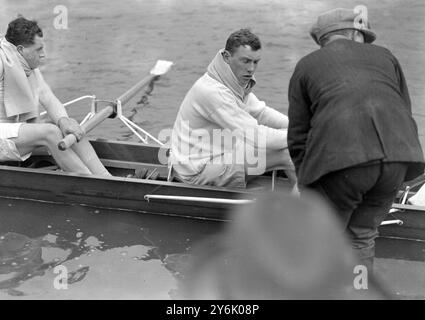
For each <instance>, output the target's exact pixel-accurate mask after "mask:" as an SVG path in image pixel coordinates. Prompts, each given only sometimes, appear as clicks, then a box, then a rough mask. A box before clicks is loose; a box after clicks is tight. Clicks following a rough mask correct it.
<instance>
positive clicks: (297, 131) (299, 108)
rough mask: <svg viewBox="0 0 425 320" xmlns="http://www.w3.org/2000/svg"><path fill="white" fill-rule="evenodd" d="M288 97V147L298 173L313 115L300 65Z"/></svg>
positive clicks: (290, 86)
mask: <svg viewBox="0 0 425 320" xmlns="http://www.w3.org/2000/svg"><path fill="white" fill-rule="evenodd" d="M288 99H289V109H288V117H289V127H288V148H289V153H290V155H291V158H292V162H293V163H294V165H295V170H296V172H297V174H298V171H299V168H300V166H301V164H302V162H303V160H304V155H305V152H306V143H307V138H308V135H309V132H310V130H311V125H310V121H311V117H312V112H311V108H310V107H311V102H310V98H309V96H308V94H307V88H306V84H305V82H304V80H303V77H302V75H301V73H300V71H299V67H298V66H297V67H296V68H295V71H294V74H293V75H292V77H291V80H290V82H289V89H288Z"/></svg>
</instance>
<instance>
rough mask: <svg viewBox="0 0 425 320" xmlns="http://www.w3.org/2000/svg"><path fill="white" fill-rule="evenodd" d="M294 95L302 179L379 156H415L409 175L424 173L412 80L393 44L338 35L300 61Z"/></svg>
mask: <svg viewBox="0 0 425 320" xmlns="http://www.w3.org/2000/svg"><path fill="white" fill-rule="evenodd" d="M288 96H289V111H288V116H289V128H288V146H289V151H290V154H291V157H292V160H293V162H294V165H295V168H296V171H297V175H298V179H299V183H300V184H301V185H310V184H312V183H313V182H315V181H317V180H318V179H319V178H320V177H321V176H323V175H325V174H327V173H329V172H333V171H337V170H340V169H344V168H348V167H353V166H357V165H361V164H364V163H368V162H373V161H379V160H382V161H384V162H399V161H401V162H409V163H410V166H409V170H408V173H407V175H406V177H405V180H410V179H413V178H415V177H416V176H418V175H420V174H421V173H423V170H424V156H423V152H422V148H421V145H420V143H419V138H418V130H417V125H416V123H415V121H414V119H413V117H412V110H411V103H410V98H409V93H408V89H407V85H406V80H405V78H404V75H403V72H402V69H401V67H400V64H399V62H398V61H397V59H396V58H395V57H394V56H393V55H392V53H391V52H390V51H389V50H387V49H385V48H383V47H379V46H376V45H372V44H367V43H358V42H355V41H350V40H345V39H339V40H335V41H333V42H331V43H329V44H328V45H327V46H325V47H323V48H321V49H319V50H317V51H314V52H312V53H310V54H309V55H307V56H305V57H304V58H302V59H301V60H300V61H299V62H298V64H297V66H296V68H295V71H294V73H293V75H292V77H291V80H290V84H289V91H288Z"/></svg>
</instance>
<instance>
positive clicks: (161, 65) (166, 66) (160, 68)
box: [151, 60, 173, 76]
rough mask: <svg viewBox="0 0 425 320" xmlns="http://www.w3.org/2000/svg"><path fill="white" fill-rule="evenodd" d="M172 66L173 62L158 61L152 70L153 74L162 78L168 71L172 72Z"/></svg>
mask: <svg viewBox="0 0 425 320" xmlns="http://www.w3.org/2000/svg"><path fill="white" fill-rule="evenodd" d="M172 65H173V62H172V61H167V60H158V61H157V62H156V64H155V66H154V67H153V68H152V70H151V74H153V75H155V76H162V75H163V74H166V73H167V72H168V70H170V68H171V66H172Z"/></svg>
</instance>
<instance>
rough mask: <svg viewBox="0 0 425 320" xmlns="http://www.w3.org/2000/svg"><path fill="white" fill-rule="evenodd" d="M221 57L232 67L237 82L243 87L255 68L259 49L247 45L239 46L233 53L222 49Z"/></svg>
mask: <svg viewBox="0 0 425 320" xmlns="http://www.w3.org/2000/svg"><path fill="white" fill-rule="evenodd" d="M223 58H224V61H226V63H227V64H228V65H229V66H230V69H232V71H233V74H234V75H235V76H236V79H238V82H239V84H240V85H241V86H242V87H244V88H245V87H246V85H247V84H248V82H249V80H250V79H251V78H252V76H253V75H254V72H255V69H257V65H258V62H259V61H260V59H261V50H257V51H254V50H252V49H251V47H250V46H248V45H246V46H239V47H238V48H237V49H236V50H235V51H234V52H233V54H230V52H228V51H224V55H223Z"/></svg>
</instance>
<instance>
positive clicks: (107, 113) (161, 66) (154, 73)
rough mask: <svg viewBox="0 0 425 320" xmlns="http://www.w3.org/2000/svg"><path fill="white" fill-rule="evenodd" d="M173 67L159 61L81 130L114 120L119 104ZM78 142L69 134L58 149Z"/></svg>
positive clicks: (66, 147) (124, 102)
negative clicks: (145, 75)
mask: <svg viewBox="0 0 425 320" xmlns="http://www.w3.org/2000/svg"><path fill="white" fill-rule="evenodd" d="M172 65H173V63H172V62H171V61H165V60H158V61H157V62H156V64H155V66H154V67H153V68H152V70H151V71H150V73H149V75H148V76H147V77H145V78H143V79H142V80H140V81H139V82H138V83H136V84H135V85H134V86H133V87H131V88H130V89H129V90H127V91H126V92H124V93H123V94H122V95H121V96H119V98H118V99H117V100H116V101H117V102H116V103H114V104H112V105H108V106H107V107H105V108H104V109H102V110H101V111H99V112H97V113H96V114H95V115H94V116H93V117H92V118H90V119H89V120H87V121H86V122H85V123H84V124H82V125H81V129H82V130H83V131H84V133H87V132H89V131H90V130H92V129H93V128H94V127H96V126H97V125H98V124H99V123H101V122H102V121H104V120H105V119H106V118H109V117H112V118H113V117H114V116H115V114H116V108H117V104H118V103H120V104H121V106H123V105H125V104H126V103H127V102H129V101H130V100H131V98H133V97H134V96H135V95H136V94H137V93H138V92H139V91H140V90H141V89H142V88H143V87H145V86H147V85H148V84H150V83H151V82H152V81H154V80H156V79H157V78H159V76H161V75H163V74H165V73H167V72H168V70H170V67H171V66H172ZM76 142H77V137H76V136H75V135H74V134H68V135H67V136H65V137H64V138H63V139H62V140H61V141H60V142H59V143H58V148H59V150H66V149H68V148H69V147H71V146H72V145H73V144H74V143H76Z"/></svg>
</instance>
